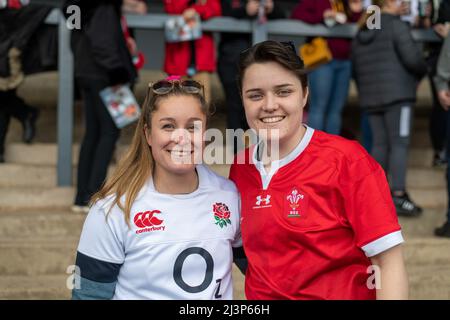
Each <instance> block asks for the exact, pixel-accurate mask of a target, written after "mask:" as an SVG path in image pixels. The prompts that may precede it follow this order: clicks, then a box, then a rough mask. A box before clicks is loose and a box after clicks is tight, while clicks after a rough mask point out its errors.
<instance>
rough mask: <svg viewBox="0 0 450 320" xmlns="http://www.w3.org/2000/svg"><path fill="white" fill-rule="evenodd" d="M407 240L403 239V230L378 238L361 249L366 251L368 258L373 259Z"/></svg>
mask: <svg viewBox="0 0 450 320" xmlns="http://www.w3.org/2000/svg"><path fill="white" fill-rule="evenodd" d="M404 241H405V240H404V239H403V236H402V232H401V230H399V231H395V232H392V233H389V234H387V235H385V236H383V237H381V238H378V239H377V240H375V241H372V242H370V243H368V244H366V245H365V246H363V247H362V248H361V249H362V250H363V251H364V253H365V254H366V256H367V257H369V258H370V257H373V256H376V255H377V254H380V253H382V252H384V251H386V250H389V249H390V248H392V247H395V246H396V245H399V244H401V243H403V242H404Z"/></svg>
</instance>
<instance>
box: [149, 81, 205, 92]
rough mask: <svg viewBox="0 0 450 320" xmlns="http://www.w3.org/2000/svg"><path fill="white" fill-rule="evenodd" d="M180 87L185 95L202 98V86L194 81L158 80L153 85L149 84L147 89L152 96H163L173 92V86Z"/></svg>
mask: <svg viewBox="0 0 450 320" xmlns="http://www.w3.org/2000/svg"><path fill="white" fill-rule="evenodd" d="M176 85H177V86H178V87H180V89H181V90H183V91H184V92H185V93H189V94H200V93H202V95H203V96H204V88H203V85H202V84H201V83H199V82H197V81H195V80H191V79H187V80H160V81H158V82H155V83H150V85H149V88H151V90H152V91H153V93H154V94H158V95H164V94H168V93H170V92H172V91H173V89H174V88H175V86H176Z"/></svg>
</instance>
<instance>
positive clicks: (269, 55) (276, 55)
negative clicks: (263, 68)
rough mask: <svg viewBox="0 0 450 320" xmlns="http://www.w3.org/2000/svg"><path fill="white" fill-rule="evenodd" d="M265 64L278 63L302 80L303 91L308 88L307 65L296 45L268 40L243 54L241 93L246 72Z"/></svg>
mask: <svg viewBox="0 0 450 320" xmlns="http://www.w3.org/2000/svg"><path fill="white" fill-rule="evenodd" d="M264 62H276V63H278V64H279V65H281V66H282V67H284V68H285V69H286V70H288V71H290V72H292V73H293V74H294V75H295V76H296V77H297V78H298V79H299V80H300V83H301V84H302V88H303V90H305V89H306V88H307V87H308V77H307V75H306V69H305V65H304V64H303V60H302V59H301V58H300V57H299V56H298V54H297V52H296V50H295V47H294V45H293V44H292V43H286V42H278V41H273V40H267V41H263V42H260V43H258V44H255V45H254V46H253V47H251V48H249V49H247V50H245V51H243V52H241V55H240V58H239V65H238V67H239V73H238V86H239V91H240V92H241V93H242V80H243V79H244V74H245V70H246V69H247V68H248V67H250V66H251V65H252V64H254V63H264Z"/></svg>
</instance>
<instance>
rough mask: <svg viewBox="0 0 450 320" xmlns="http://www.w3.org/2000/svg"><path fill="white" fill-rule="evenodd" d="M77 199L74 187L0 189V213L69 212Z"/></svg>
mask: <svg viewBox="0 0 450 320" xmlns="http://www.w3.org/2000/svg"><path fill="white" fill-rule="evenodd" d="M74 197H75V190H74V188H72V187H59V188H57V187H52V188H49V187H20V188H10V187H0V212H8V211H18V210H27V209H29V210H36V209H37V210H45V209H50V210H58V209H62V210H68V208H69V207H70V206H71V205H72V203H73V200H74Z"/></svg>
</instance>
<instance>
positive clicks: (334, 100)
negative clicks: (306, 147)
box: [308, 59, 352, 134]
mask: <svg viewBox="0 0 450 320" xmlns="http://www.w3.org/2000/svg"><path fill="white" fill-rule="evenodd" d="M351 69H352V68H351V62H350V60H336V59H335V60H332V61H331V62H329V63H327V64H326V65H323V66H321V67H319V68H317V69H316V70H315V71H313V72H311V74H310V75H309V90H310V95H311V98H310V104H309V114H308V125H309V126H310V127H312V128H314V129H318V130H323V131H326V132H328V133H331V134H339V133H340V132H341V123H342V119H341V113H342V109H343V107H344V105H345V102H346V101H347V96H348V87H349V84H350V76H351V71H352V70H351Z"/></svg>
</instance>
